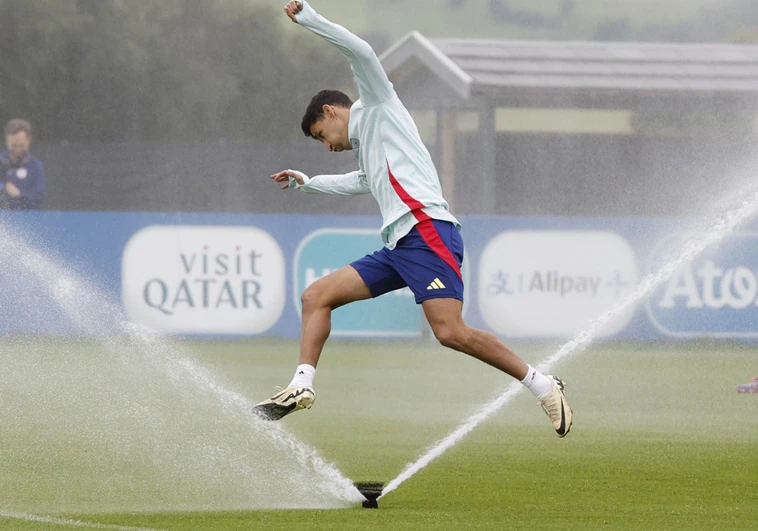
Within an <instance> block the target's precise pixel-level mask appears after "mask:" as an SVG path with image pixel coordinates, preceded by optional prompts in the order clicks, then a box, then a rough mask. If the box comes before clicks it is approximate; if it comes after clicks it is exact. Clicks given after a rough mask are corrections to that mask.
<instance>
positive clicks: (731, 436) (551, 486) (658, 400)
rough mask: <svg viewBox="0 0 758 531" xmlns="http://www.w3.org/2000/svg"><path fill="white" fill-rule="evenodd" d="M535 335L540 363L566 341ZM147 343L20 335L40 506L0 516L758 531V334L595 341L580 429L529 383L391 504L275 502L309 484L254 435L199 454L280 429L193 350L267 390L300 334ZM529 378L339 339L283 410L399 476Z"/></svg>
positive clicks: (358, 474) (16, 349)
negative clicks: (242, 415) (229, 402)
mask: <svg viewBox="0 0 758 531" xmlns="http://www.w3.org/2000/svg"><path fill="white" fill-rule="evenodd" d="M515 347H516V348H517V351H518V352H519V353H520V354H521V355H522V356H523V357H524V358H526V359H527V360H528V361H530V362H532V363H537V362H539V361H540V360H541V359H542V358H544V357H545V356H547V355H549V354H551V353H552V352H553V351H554V349H555V346H554V345H542V344H525V345H516V346H515ZM129 348H133V349H137V347H134V346H133V345H132V346H129V345H122V344H118V343H111V342H106V343H101V342H98V341H95V340H79V341H65V342H59V341H53V340H49V339H48V340H40V339H8V338H6V341H5V342H4V348H3V349H2V354H1V355H2V358H3V359H2V366H3V367H4V373H3V374H4V385H3V386H2V387H1V388H0V403H1V404H2V405H3V406H2V410H1V412H0V423H1V424H2V426H3V429H2V430H1V431H0V452H2V461H1V463H2V465H0V466H2V474H0V500H2V501H1V502H0V512H1V513H2V514H5V515H8V514H9V513H10V512H12V513H27V517H26V518H27V519H24V518H9V517H0V529H19V530H31V529H81V527H80V526H77V525H74V524H70V525H66V524H65V523H63V521H65V520H66V519H71V520H77V521H81V522H84V523H88V524H98V525H100V526H101V528H114V529H115V527H107V526H131V527H144V528H151V529H165V530H228V529H286V528H294V527H307V528H309V529H369V528H371V529H468V528H480V529H507V528H515V529H582V530H584V529H748V528H753V527H754V526H755V521H756V519H758V441H757V440H756V434H758V395H739V394H737V393H736V392H735V386H736V385H737V384H739V383H744V382H746V381H747V380H748V379H749V378H750V377H752V376H753V375H754V374H758V348H755V347H747V346H741V345H735V344H716V343H709V344H694V343H692V344H661V345H653V346H649V345H627V344H625V345H618V344H599V345H596V346H593V347H592V348H591V349H589V350H587V351H586V352H583V353H579V354H577V355H575V356H571V357H569V358H567V359H565V360H564V361H563V362H562V363H561V364H560V365H559V366H558V367H556V368H555V372H556V373H557V374H560V375H561V376H562V377H563V378H564V380H565V381H566V382H567V388H568V393H569V399H570V400H571V403H572V406H573V407H574V410H575V421H574V427H573V430H572V432H571V434H570V435H569V436H568V437H567V438H566V439H558V438H557V437H556V436H555V435H554V434H553V433H552V429H551V427H550V425H549V423H548V420H547V418H546V417H545V416H544V414H543V413H542V411H541V410H540V408H539V407H538V406H537V404H536V401H535V400H534V399H533V398H532V397H531V396H530V395H528V394H526V393H521V394H519V395H518V396H517V397H516V398H515V399H514V400H513V401H512V402H511V403H509V404H508V405H506V406H505V407H504V408H502V409H501V410H500V411H499V412H497V413H496V414H495V415H493V416H492V417H491V418H490V419H488V420H487V421H486V422H485V423H484V424H483V425H481V426H480V427H479V428H478V429H476V430H474V431H473V432H472V433H471V434H470V435H469V436H468V437H467V438H465V439H463V440H462V441H461V442H460V443H459V444H458V445H456V446H454V447H453V448H452V449H450V451H448V452H447V453H445V454H444V455H442V456H441V457H440V458H439V459H438V460H436V461H434V462H432V463H431V464H430V465H429V466H428V467H427V468H425V469H423V470H421V471H420V472H419V473H418V474H417V475H415V476H413V477H412V478H410V479H409V480H408V481H407V482H406V483H404V484H402V485H400V487H399V488H398V489H397V490H395V491H394V492H391V493H389V494H388V495H387V496H386V498H383V499H382V500H380V502H379V506H380V508H379V510H365V509H362V508H361V507H360V506H359V505H356V506H351V507H348V508H343V509H320V510H313V509H296V510H271V509H265V508H262V507H270V506H271V501H272V500H276V499H285V498H286V497H287V496H288V489H287V488H286V484H287V482H286V481H283V480H284V479H286V480H287V481H293V479H294V481H297V477H295V478H292V477H288V478H284V477H283V476H282V474H283V473H282V470H284V471H285V472H284V474H285V475H289V476H293V475H295V476H296V475H297V473H296V472H295V473H294V474H293V472H292V471H293V470H295V471H296V470H297V467H293V466H291V465H289V464H288V465H287V466H285V467H284V468H282V466H280V465H281V463H280V462H279V461H280V460H281V459H286V452H285V453H283V452H282V451H281V450H279V449H277V448H274V447H271V446H266V445H263V446H258V447H256V448H257V449H247V448H246V447H245V446H244V445H245V442H244V441H236V442H235V443H234V446H232V447H233V448H239V449H241V450H240V452H241V455H240V456H235V457H233V458H231V459H230V458H229V456H226V457H224V456H223V454H219V455H222V457H223V459H219V460H217V461H212V464H213V466H200V465H199V464H198V462H199V460H201V459H200V456H203V455H205V454H207V453H208V452H213V451H214V450H217V451H219V452H220V451H221V450H219V449H221V448H222V447H223V444H224V443H225V441H226V440H231V439H235V438H237V437H240V436H244V437H245V438H247V437H250V438H251V439H256V438H257V437H262V434H260V433H259V432H256V430H260V429H268V428H255V429H253V430H250V429H247V428H243V427H240V426H236V428H235V426H234V425H233V422H226V423H225V421H224V417H225V415H224V414H223V411H224V408H223V407H221V408H219V407H215V406H214V404H212V403H211V402H213V401H214V399H213V396H214V395H213V394H212V393H211V394H208V393H204V392H202V389H201V390H200V391H198V390H197V389H199V387H198V385H200V388H202V385H205V384H202V385H201V384H197V383H196V382H197V380H193V381H194V382H195V383H192V382H193V381H190V380H192V378H190V372H191V370H190V369H187V368H186V365H184V364H183V363H182V360H186V359H192V360H194V361H195V362H196V363H197V365H198V366H201V367H207V368H209V369H210V371H211V372H212V373H213V374H214V375H215V379H216V381H217V382H221V383H220V384H219V385H220V386H221V387H222V388H223V389H228V390H230V391H234V392H236V393H239V394H240V395H243V396H247V397H249V398H250V399H251V400H253V401H255V400H259V399H261V398H264V397H265V396H267V395H268V394H269V392H270V388H271V386H272V385H275V384H280V385H281V384H286V383H287V382H288V381H289V378H290V377H291V371H292V369H293V367H294V363H295V361H296V349H297V344H296V343H295V342H292V341H275V340H249V341H233V342H223V341H217V342H210V341H197V342H184V343H182V344H175V345H174V346H172V350H171V352H172V353H173V354H170V355H169V356H167V357H166V356H165V355H164V357H161V356H156V355H155V354H154V353H152V352H148V353H142V352H135V353H133V354H130V353H129ZM114 352H118V355H117V356H115V355H114V354H113V353H114ZM188 371H189V372H188ZM167 374H168V376H166V375H167ZM509 383H510V382H509V380H508V379H507V378H505V377H502V376H501V375H500V374H499V373H497V372H496V371H494V370H492V369H489V368H488V367H486V366H484V365H481V364H479V363H478V362H476V361H473V360H470V359H468V358H466V357H464V356H463V355H460V354H457V353H453V352H451V351H448V350H445V349H443V348H442V347H439V346H437V345H435V344H433V343H426V342H419V343H397V342H388V343H374V342H345V341H333V342H330V343H329V344H328V346H327V350H326V351H325V354H324V357H323V358H322V363H321V365H320V367H319V374H318V375H317V379H316V389H317V393H318V400H317V403H316V405H315V407H314V408H313V410H311V411H309V412H304V413H298V414H296V415H293V416H291V417H288V418H287V419H285V421H283V423H284V428H285V430H286V432H287V433H291V434H292V436H294V437H297V438H298V439H299V440H300V441H302V442H303V444H307V445H310V446H312V447H314V448H316V449H317V450H318V451H319V453H320V454H321V456H323V457H324V458H325V459H326V460H327V461H329V462H331V463H332V464H333V465H334V466H335V467H336V468H338V469H339V470H340V471H341V472H342V473H343V474H344V475H345V476H347V477H348V478H350V479H351V480H355V481H381V482H384V483H387V482H389V481H390V480H392V479H393V478H395V477H396V476H397V475H398V474H399V473H400V472H401V471H402V470H403V468H404V467H405V465H406V464H407V463H408V462H411V461H414V460H415V459H416V458H417V457H419V456H420V455H421V454H423V453H424V451H425V449H426V448H427V447H428V446H429V445H431V444H432V443H434V442H436V441H437V440H439V439H440V438H442V437H444V436H445V435H447V434H448V433H449V432H450V431H452V430H453V429H455V428H456V427H457V426H458V425H459V424H460V423H461V422H462V421H463V420H465V419H466V418H467V417H468V416H469V415H470V414H471V413H472V412H475V411H476V410H477V407H478V406H479V405H481V404H483V403H484V402H487V401H489V400H490V399H491V398H493V397H494V396H495V395H496V394H497V393H498V392H499V391H501V390H502V389H504V388H505V387H506V386H507V385H508V384H509ZM219 392H220V391H219ZM219 411H221V412H222V413H219ZM230 418H231V417H230ZM250 434H252V435H250ZM188 440H190V441H192V445H187V444H186V441H188ZM179 441H182V442H181V443H180V442H179ZM248 442H249V443H250V444H251V445H253V446H255V444H256V443H255V441H248ZM248 456H253V457H252V458H249V457H248ZM282 456H284V457H282ZM238 457H239V458H240V459H239V460H238V459H237V458H238ZM245 459H250V460H256V461H260V463H257V464H258V465H261V467H260V468H258V469H256V470H257V472H256V474H258V476H257V477H260V478H261V479H260V484H259V485H257V486H256V488H258V487H264V488H263V490H265V491H266V492H267V494H266V496H267V497H266V499H265V500H262V499H261V494H260V491H256V492H258V494H256V495H255V496H253V497H252V498H251V497H250V496H249V493H247V492H246V489H245V488H244V486H243V483H244V481H243V479H244V478H243V479H241V477H240V476H239V474H238V469H239V467H241V466H243V465H244V463H243V461H244V460H245ZM224 461H232V462H233V463H231V464H230V465H229V466H228V467H227V466H226V465H225V463H224ZM232 465H233V466H232ZM277 474H279V476H280V477H278V476H277ZM277 485H284V486H285V488H281V490H280V489H279V488H277ZM317 490H318V486H314V491H313V495H314V497H316V496H317V495H318V492H317ZM307 497H308V496H307V494H306V495H305V498H307ZM230 506H236V507H238V508H239V510H228V509H227V508H228V507H230ZM178 507H180V508H181V510H177V508H178ZM219 509H223V510H219ZM29 515H37V516H49V517H53V518H56V519H60V521H58V520H55V521H47V522H35V521H31V520H29V518H32V516H29Z"/></svg>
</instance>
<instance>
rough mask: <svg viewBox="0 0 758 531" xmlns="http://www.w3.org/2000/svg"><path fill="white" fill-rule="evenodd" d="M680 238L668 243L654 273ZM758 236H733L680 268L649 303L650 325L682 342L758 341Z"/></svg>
mask: <svg viewBox="0 0 758 531" xmlns="http://www.w3.org/2000/svg"><path fill="white" fill-rule="evenodd" d="M675 241H678V238H677V237H676V236H671V237H669V238H665V239H662V240H661V241H660V242H659V243H658V245H657V246H656V247H655V249H654V250H653V252H652V253H651V255H650V264H649V269H650V270H651V271H655V270H656V269H658V268H659V267H660V265H661V263H665V261H666V259H667V257H666V251H667V250H668V249H669V248H671V247H672V242H675ZM756 249H758V234H756V233H742V234H735V235H732V236H730V237H728V238H726V239H725V240H722V241H721V242H720V243H719V244H717V245H714V246H711V247H710V248H708V249H706V250H705V251H704V252H703V253H701V254H700V255H698V256H697V257H696V258H695V259H694V260H692V261H688V262H685V263H683V264H682V265H680V266H679V267H678V268H677V269H676V270H675V271H674V274H673V275H672V276H671V278H670V279H669V280H668V281H667V282H664V283H663V284H662V285H660V286H658V288H657V289H656V290H655V291H654V292H653V294H652V295H651V296H650V297H649V299H648V302H647V311H648V315H649V316H650V320H651V321H652V323H653V324H654V325H655V326H656V328H657V329H658V330H659V331H660V332H661V333H663V334H665V335H669V336H679V337H697V336H713V337H758V326H757V325H756V323H758V253H757V252H756Z"/></svg>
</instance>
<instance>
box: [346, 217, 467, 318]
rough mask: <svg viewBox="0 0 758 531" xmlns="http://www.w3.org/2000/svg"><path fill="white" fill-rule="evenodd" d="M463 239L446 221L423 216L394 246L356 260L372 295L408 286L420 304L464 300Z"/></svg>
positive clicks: (356, 265) (375, 295)
mask: <svg viewBox="0 0 758 531" xmlns="http://www.w3.org/2000/svg"><path fill="white" fill-rule="evenodd" d="M462 262H463V239H462V238H461V234H460V231H458V229H457V228H456V227H455V225H453V224H452V223H450V222H449V221H440V220H437V219H426V220H423V221H420V222H419V223H417V224H416V226H414V227H413V229H411V231H410V232H409V233H408V234H407V235H405V236H403V237H402V238H401V239H400V241H398V242H397V245H396V246H395V248H394V249H392V250H390V249H387V248H386V247H384V248H382V249H381V250H379V251H376V252H375V253H374V254H369V255H366V256H364V257H363V258H361V259H360V260H356V261H355V262H353V263H352V264H350V265H351V266H353V267H354V268H355V270H356V271H358V274H359V275H360V276H361V278H362V279H363V281H364V282H365V283H366V285H367V286H368V289H369V290H370V291H371V296H372V297H378V296H379V295H384V294H385V293H388V292H390V291H394V290H396V289H400V288H404V287H406V286H408V287H409V288H410V289H411V291H412V292H413V294H414V295H415V296H416V303H417V304H419V303H421V302H423V301H425V300H427V299H443V298H444V299H458V300H460V301H463V279H462V278H461V263H462Z"/></svg>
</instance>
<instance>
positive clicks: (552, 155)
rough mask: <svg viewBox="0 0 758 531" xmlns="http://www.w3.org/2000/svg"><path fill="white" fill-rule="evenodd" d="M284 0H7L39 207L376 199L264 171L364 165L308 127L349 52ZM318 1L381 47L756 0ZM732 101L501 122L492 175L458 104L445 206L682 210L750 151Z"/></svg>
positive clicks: (649, 23) (323, 208) (740, 34)
mask: <svg viewBox="0 0 758 531" xmlns="http://www.w3.org/2000/svg"><path fill="white" fill-rule="evenodd" d="M284 4H285V2H284V1H283V0H282V1H269V0H161V1H156V0H130V1H127V0H24V1H18V0H0V58H1V61H2V63H1V64H2V75H0V121H1V122H2V123H3V124H4V123H5V122H7V120H9V119H11V118H26V119H28V120H30V121H31V122H32V125H33V127H34V143H33V145H32V150H31V151H32V153H33V154H34V155H35V156H37V157H38V158H40V159H41V160H42V162H43V163H44V164H45V168H46V173H47V184H48V191H47V199H46V207H45V208H46V209H48V210H106V211H107V210H113V211H169V212H172V211H188V212H193V211H198V212H200V211H204V212H251V213H333V214H370V215H377V214H378V211H377V209H376V206H375V204H374V201H373V199H372V198H371V197H360V198H351V199H349V200H346V199H345V198H340V197H328V196H312V195H308V196H306V195H305V194H289V193H282V192H281V191H280V190H279V189H278V187H277V186H276V185H275V184H274V183H272V182H270V181H269V180H268V179H267V177H268V175H270V174H271V173H273V172H275V171H279V170H281V169H287V168H293V169H300V170H302V171H304V172H306V173H308V174H310V175H316V174H319V173H338V172H346V171H351V170H353V169H355V161H354V158H353V156H352V154H350V153H345V154H341V155H335V154H329V153H326V151H325V150H324V149H323V147H322V146H321V145H320V144H318V143H317V142H314V141H313V140H311V139H306V138H305V137H304V136H303V135H302V132H301V131H300V119H301V117H302V114H303V112H304V110H305V107H306V106H307V103H308V101H309V100H310V97H311V96H312V95H313V94H315V93H316V92H317V91H319V90H321V89H324V88H336V89H341V90H344V91H346V92H347V93H348V94H350V95H351V96H352V97H357V91H356V90H355V88H354V85H353V83H352V79H351V75H350V71H349V67H348V65H347V62H346V61H345V60H344V59H343V58H342V56H341V55H339V53H338V52H337V51H336V50H334V49H333V48H332V47H331V46H329V45H328V44H326V43H325V42H323V41H322V40H321V39H319V38H318V37H316V36H314V35H312V34H310V33H309V32H307V31H304V30H302V29H300V28H298V27H297V26H296V25H294V24H292V23H291V22H289V20H288V19H287V18H286V17H285V16H284V14H283V13H282V11H281V8H282V7H283V5H284ZM312 5H313V6H314V7H315V8H316V9H317V10H318V11H319V12H321V13H322V14H323V15H324V16H326V17H328V18H330V19H331V20H333V21H334V22H337V23H340V24H342V25H344V26H346V27H347V28H348V29H351V30H352V31H354V32H356V33H357V34H359V35H360V36H362V37H364V38H365V39H366V40H368V41H369V42H370V43H371V44H372V45H373V46H374V47H375V49H376V51H377V52H378V53H380V54H381V53H382V52H383V51H385V50H386V49H387V48H389V47H390V46H392V45H393V44H394V43H396V42H397V41H398V40H399V39H401V38H402V37H403V36H404V35H405V34H407V33H408V32H410V31H413V30H417V31H420V32H421V33H422V34H423V35H424V36H426V37H429V38H446V37H457V38H466V39H496V40H510V39H519V40H552V41H611V42H612V41H618V42H623V41H626V42H678V43H694V42H712V43H728V42H729V43H756V42H758V3H756V2H755V1H754V0H690V1H684V0H657V1H653V0H581V1H579V0H545V1H543V2H540V3H539V5H534V3H533V2H529V1H528V0H440V1H439V2H435V3H434V7H430V5H429V2H422V1H421V0H382V1H380V0H363V1H348V0H314V1H313V2H312ZM398 90H399V92H400V97H401V99H404V94H403V92H402V91H401V90H400V89H398ZM754 99H755V98H753V100H754ZM564 103H565V104H564V105H563V107H564V108H571V107H573V105H572V102H571V100H570V99H569V100H568V101H567V102H564ZM630 103H633V102H630ZM722 103H723V102H721V101H720V100H719V98H717V97H714V98H712V99H709V98H701V99H700V100H699V101H698V103H697V104H695V105H690V106H688V107H686V108H667V107H665V106H661V107H659V108H657V109H656V108H653V109H649V110H647V111H646V112H644V113H643V112H638V111H634V112H631V113H630V115H629V117H628V120H627V122H626V123H627V126H626V127H625V128H624V129H623V130H616V129H612V130H610V131H609V130H607V129H602V128H594V127H593V125H592V124H584V125H583V126H582V127H578V128H577V130H575V131H572V130H571V129H570V128H569V129H568V130H566V128H565V127H564V128H562V129H561V130H560V131H557V132H556V131H549V130H548V129H550V128H549V127H543V128H537V129H536V130H534V128H533V127H532V128H519V127H518V123H516V124H515V126H512V127H509V128H508V130H507V131H504V130H498V135H497V141H496V161H497V164H496V171H495V173H494V174H490V173H489V172H483V170H482V166H481V165H480V162H481V161H480V160H479V159H478V155H477V154H478V151H477V144H478V143H479V142H480V138H479V137H478V135H477V129H476V127H472V126H471V124H470V123H469V122H470V117H469V116H467V115H466V113H465V112H464V110H463V109H461V114H460V116H459V117H458V119H457V124H456V127H457V137H456V143H455V150H456V165H455V175H454V177H455V183H456V184H455V204H454V209H453V210H454V212H455V213H457V214H479V213H481V214H499V215H508V214H514V215H637V214H639V215H671V214H673V215H686V214H687V213H689V212H691V211H692V209H697V208H702V207H704V205H706V204H707V203H708V201H709V200H710V199H711V198H712V196H713V194H714V193H716V192H718V190H719V189H721V188H725V187H727V186H728V184H729V179H730V178H732V177H731V176H732V175H733V174H734V172H735V171H737V169H742V168H743V167H744V166H745V165H749V164H750V162H751V161H752V160H754V150H755V140H756V135H755V133H756V120H757V119H758V111H756V107H755V106H754V105H753V104H752V103H750V104H745V105H744V106H743V105H742V104H737V105H736V106H735V105H734V104H733V105H731V107H730V109H729V112H724V108H725V107H724V106H723V105H722ZM408 106H409V108H411V110H412V111H413V112H414V115H415V116H416V118H417V122H418V124H419V128H420V129H421V131H422V136H424V140H425V141H427V143H428V145H429V147H430V151H431V152H432V154H433V156H434V157H435V159H437V167H438V169H440V164H441V161H440V160H439V159H440V156H441V155H440V150H439V149H436V147H435V142H436V140H435V138H434V136H433V135H429V134H426V133H425V131H427V130H431V129H434V127H435V124H433V123H431V122H429V120H428V119H427V118H428V117H427V116H426V115H424V113H423V112H418V113H416V112H415V110H414V109H413V107H412V106H411V105H408ZM581 119H582V118H579V120H581ZM545 120H547V121H550V120H551V118H550V117H547V118H545ZM510 123H512V120H511V122H510ZM483 173H486V174H483ZM482 179H485V180H489V181H494V183H495V185H494V186H493V187H491V188H490V190H491V191H492V192H493V193H494V194H496V196H495V200H494V202H493V203H494V207H492V206H489V207H487V208H485V207H483V206H482V202H481V201H480V200H479V199H480V198H479V195H478V194H476V193H469V191H470V190H474V189H475V188H477V187H478V186H479V185H480V183H481V181H482Z"/></svg>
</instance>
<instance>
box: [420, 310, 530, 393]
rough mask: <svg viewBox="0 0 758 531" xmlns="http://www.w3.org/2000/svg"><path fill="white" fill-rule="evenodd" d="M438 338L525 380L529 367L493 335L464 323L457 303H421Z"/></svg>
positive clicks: (447, 345)
mask: <svg viewBox="0 0 758 531" xmlns="http://www.w3.org/2000/svg"><path fill="white" fill-rule="evenodd" d="M421 307H422V308H423V309H424V314H425V315H426V319H427V321H429V325H430V326H431V328H432V331H433V332H434V337H436V338H437V340H438V341H439V342H440V343H441V344H442V345H444V346H446V347H448V348H451V349H453V350H457V351H458V352H463V353H464V354H468V355H469V356H473V357H474V358H476V359H478V360H481V361H483V362H484V363H487V364H488V365H492V366H493V367H495V368H497V369H500V370H501V371H503V372H505V373H507V374H510V375H511V376H513V377H514V378H517V379H519V380H523V379H524V378H526V375H527V372H528V370H529V369H528V367H529V366H528V365H527V364H526V362H525V361H524V360H522V359H521V358H520V357H519V356H517V355H516V354H515V353H514V352H513V351H511V350H510V349H509V348H508V347H507V346H505V345H504V344H503V343H502V342H501V341H500V340H499V339H498V338H497V337H496V336H495V334H492V333H490V332H485V331H484V330H479V329H477V328H472V327H470V326H468V325H467V324H466V323H465V322H463V316H462V309H463V303H462V302H461V301H459V300H457V299H427V300H425V301H423V302H422V303H421Z"/></svg>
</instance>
